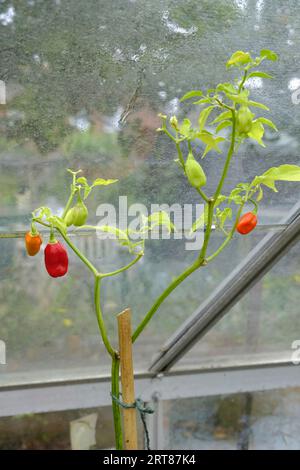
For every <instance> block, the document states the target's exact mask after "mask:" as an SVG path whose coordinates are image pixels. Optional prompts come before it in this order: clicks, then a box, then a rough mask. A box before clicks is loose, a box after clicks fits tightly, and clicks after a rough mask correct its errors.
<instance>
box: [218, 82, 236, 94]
mask: <svg viewBox="0 0 300 470" xmlns="http://www.w3.org/2000/svg"><path fill="white" fill-rule="evenodd" d="M216 89H217V91H222V92H224V93H233V94H235V93H237V91H238V90H237V89H236V88H235V87H234V86H233V85H232V84H231V83H219V85H218V86H217V88H216Z"/></svg>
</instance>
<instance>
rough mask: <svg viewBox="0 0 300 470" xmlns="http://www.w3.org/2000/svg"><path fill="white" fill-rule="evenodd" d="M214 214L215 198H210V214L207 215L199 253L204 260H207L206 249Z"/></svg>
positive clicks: (200, 259) (201, 259) (201, 260)
mask: <svg viewBox="0 0 300 470" xmlns="http://www.w3.org/2000/svg"><path fill="white" fill-rule="evenodd" d="M213 214H214V200H213V199H210V200H209V201H208V215H207V224H206V227H205V235H204V242H203V245H202V248H201V251H200V254H199V257H198V259H199V261H200V262H203V261H204V260H205V255H206V250H207V248H208V243H209V240H210V235H211V230H212V219H213Z"/></svg>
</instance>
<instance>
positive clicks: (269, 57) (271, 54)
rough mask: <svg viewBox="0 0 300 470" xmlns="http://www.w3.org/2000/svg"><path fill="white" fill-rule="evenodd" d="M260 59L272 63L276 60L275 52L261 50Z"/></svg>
mask: <svg viewBox="0 0 300 470" xmlns="http://www.w3.org/2000/svg"><path fill="white" fill-rule="evenodd" d="M260 57H262V58H264V59H267V60H272V61H273V62H275V61H276V60H278V55H277V54H276V52H274V51H271V50H270V49H262V50H261V51H260Z"/></svg>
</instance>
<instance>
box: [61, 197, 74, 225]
mask: <svg viewBox="0 0 300 470" xmlns="http://www.w3.org/2000/svg"><path fill="white" fill-rule="evenodd" d="M75 192H76V191H74V190H72V191H71V194H70V197H69V199H68V201H67V204H66V205H65V208H64V211H63V214H62V216H61V218H62V219H64V218H65V217H66V215H67V212H68V210H69V209H70V206H71V204H72V201H73V197H74V195H75Z"/></svg>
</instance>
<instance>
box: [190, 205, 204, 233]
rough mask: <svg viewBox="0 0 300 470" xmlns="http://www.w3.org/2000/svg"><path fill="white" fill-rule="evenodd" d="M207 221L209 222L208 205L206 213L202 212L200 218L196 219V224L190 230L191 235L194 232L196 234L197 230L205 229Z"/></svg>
mask: <svg viewBox="0 0 300 470" xmlns="http://www.w3.org/2000/svg"><path fill="white" fill-rule="evenodd" d="M207 221H208V204H205V206H204V211H203V212H202V214H201V215H200V217H198V219H196V220H195V222H194V223H193V225H192V227H191V230H190V234H192V233H193V232H196V230H198V229H200V228H202V227H204V225H205V224H206V223H207Z"/></svg>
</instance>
